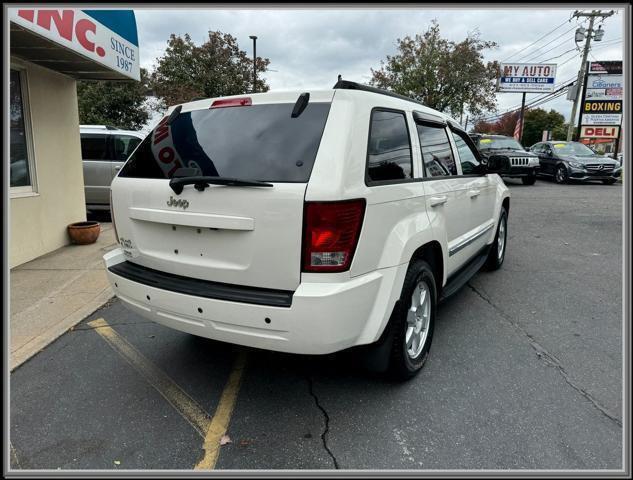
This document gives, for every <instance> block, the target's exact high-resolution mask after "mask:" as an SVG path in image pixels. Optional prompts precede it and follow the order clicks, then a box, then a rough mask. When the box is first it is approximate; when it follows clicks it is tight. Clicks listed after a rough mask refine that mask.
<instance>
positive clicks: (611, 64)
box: [589, 60, 622, 75]
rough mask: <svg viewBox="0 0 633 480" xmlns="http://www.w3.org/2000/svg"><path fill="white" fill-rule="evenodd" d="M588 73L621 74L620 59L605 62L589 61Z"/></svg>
mask: <svg viewBox="0 0 633 480" xmlns="http://www.w3.org/2000/svg"><path fill="white" fill-rule="evenodd" d="M589 73H590V74H592V73H608V74H609V75H621V74H622V60H608V61H605V62H589Z"/></svg>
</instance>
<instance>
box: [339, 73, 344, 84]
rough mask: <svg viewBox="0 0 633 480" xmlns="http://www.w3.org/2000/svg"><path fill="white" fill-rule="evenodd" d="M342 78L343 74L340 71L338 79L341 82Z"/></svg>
mask: <svg viewBox="0 0 633 480" xmlns="http://www.w3.org/2000/svg"><path fill="white" fill-rule="evenodd" d="M341 80H343V75H341V74H340V73H339V74H338V81H339V82H340V81H341Z"/></svg>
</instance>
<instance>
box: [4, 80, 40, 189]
mask: <svg viewBox="0 0 633 480" xmlns="http://www.w3.org/2000/svg"><path fill="white" fill-rule="evenodd" d="M25 74H26V73H25V71H24V70H17V69H13V68H12V69H11V77H10V82H11V84H10V89H9V90H10V92H9V96H10V99H9V106H10V114H11V119H10V122H11V132H10V142H11V143H10V146H9V157H10V168H11V175H10V176H11V183H10V185H11V193H12V194H21V193H29V192H34V191H35V190H36V189H35V172H34V162H33V153H32V152H33V149H32V147H31V145H32V143H31V138H30V135H31V129H30V118H29V109H28V100H27V93H26V81H25Z"/></svg>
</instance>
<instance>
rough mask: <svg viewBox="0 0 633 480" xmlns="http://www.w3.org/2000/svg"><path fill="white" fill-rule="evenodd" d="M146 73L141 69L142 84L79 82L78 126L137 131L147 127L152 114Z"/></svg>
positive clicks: (99, 81) (133, 81)
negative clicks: (148, 107) (149, 109)
mask: <svg viewBox="0 0 633 480" xmlns="http://www.w3.org/2000/svg"><path fill="white" fill-rule="evenodd" d="M147 80H148V78H147V71H146V70H145V69H143V68H142V69H141V81H140V82H137V81H135V80H130V81H127V80H125V81H123V80H119V81H107V80H80V81H78V82H77V101H78V104H79V122H80V123H81V124H89V125H113V126H116V127H119V128H123V129H126V130H138V129H140V128H142V127H143V125H145V123H146V122H147V120H148V118H149V111H148V109H147V107H146V106H145V100H146V98H147V97H146V95H147V94H148V89H147Z"/></svg>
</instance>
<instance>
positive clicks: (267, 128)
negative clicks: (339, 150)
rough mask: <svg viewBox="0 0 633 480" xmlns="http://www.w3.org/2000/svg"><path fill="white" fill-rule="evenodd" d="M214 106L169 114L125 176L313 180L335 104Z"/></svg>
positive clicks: (133, 157) (142, 146) (125, 169)
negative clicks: (186, 171)
mask: <svg viewBox="0 0 633 480" xmlns="http://www.w3.org/2000/svg"><path fill="white" fill-rule="evenodd" d="M293 107H294V103H283V104H268V105H252V106H244V107H226V108H212V109H208V110H196V111H193V112H185V113H181V114H180V115H178V116H177V117H176V118H175V119H174V120H173V121H172V123H171V124H170V125H167V122H166V118H164V119H163V120H162V121H161V122H160V123H159V124H158V126H157V127H156V128H155V129H154V130H153V131H152V133H151V134H150V135H148V136H147V137H146V138H145V140H143V142H142V143H141V144H140V145H139V147H138V148H137V149H136V151H135V152H134V153H133V154H132V155H131V156H130V158H129V160H128V162H127V163H126V164H125V166H124V167H123V169H122V170H121V172H120V174H119V176H121V177H136V178H171V177H172V176H173V174H174V172H175V171H176V170H177V169H178V168H181V167H185V168H195V169H197V170H198V172H199V174H200V175H205V176H220V177H233V178H239V179H243V180H259V181H268V182H307V181H308V179H309V178H310V172H311V171H312V166H313V164H314V160H315V158H316V154H317V150H318V148H319V143H320V142H321V136H322V134H323V129H324V128H325V121H326V120H327V115H328V112H329V110H330V104H329V103H316V102H315V103H309V104H308V106H307V107H306V108H305V110H304V111H303V112H302V113H301V114H300V115H299V116H298V117H296V118H292V117H291V114H292V109H293Z"/></svg>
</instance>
